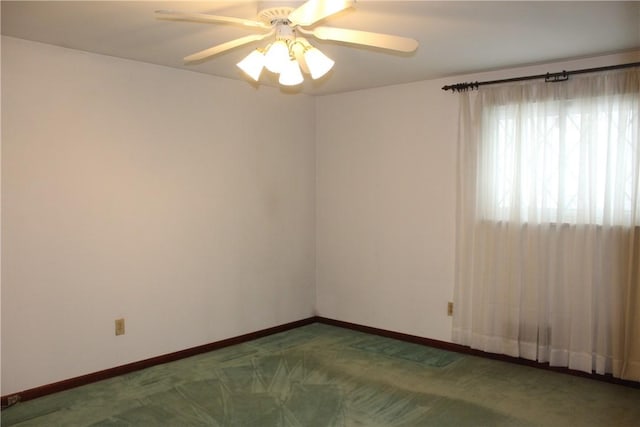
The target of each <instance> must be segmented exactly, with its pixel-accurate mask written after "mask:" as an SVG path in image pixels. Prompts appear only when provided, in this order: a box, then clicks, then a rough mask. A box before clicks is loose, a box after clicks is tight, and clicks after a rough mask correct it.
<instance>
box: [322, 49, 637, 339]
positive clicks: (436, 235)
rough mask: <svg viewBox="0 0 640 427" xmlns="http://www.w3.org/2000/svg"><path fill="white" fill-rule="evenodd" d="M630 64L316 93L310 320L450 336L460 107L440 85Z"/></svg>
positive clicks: (602, 61)
mask: <svg viewBox="0 0 640 427" xmlns="http://www.w3.org/2000/svg"><path fill="white" fill-rule="evenodd" d="M635 61H640V52H635V53H629V54H623V55H610V56H604V57H599V58H592V59H584V60H579V61H571V62H563V63H556V64H546V65H542V66H533V67H524V68H519V69H512V70H502V71H497V72H491V73H484V74H476V75H467V76H457V77H452V78H447V79H439V80H431V81H423V82H418V83H412V84H406V85H399V86H391V87H383V88H379V89H372V90H364V91H358V92H351V93H345V94H338V95H332V96H325V97H322V98H318V99H317V104H316V174H317V178H316V180H317V181H316V194H317V203H316V207H317V216H316V242H317V243H316V244H317V246H316V257H317V258H316V268H317V271H316V300H317V305H316V310H317V312H318V314H319V315H320V316H325V317H329V318H334V319H339V320H343V321H348V322H353V323H358V324H363V325H367V326H373V327H378V328H382V329H387V330H394V331H398V332H403V333H408V334H413V335H418V336H423V337H428V338H433V339H438V340H443V341H450V340H451V318H450V317H448V316H447V314H446V307H447V302H448V301H450V300H451V298H452V296H453V286H454V264H455V253H454V251H455V246H454V243H455V212H456V211H455V208H456V200H455V183H456V140H457V117H458V104H457V97H456V95H454V94H452V93H451V92H444V91H442V90H441V87H442V86H444V85H446V84H452V83H458V82H461V81H478V80H492V79H498V78H507V77H515V76H523V75H530V74H544V73H546V72H557V71H562V70H563V69H564V70H574V69H581V68H591V67H599V66H605V65H612V64H616V63H627V62H635Z"/></svg>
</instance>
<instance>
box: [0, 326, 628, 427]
mask: <svg viewBox="0 0 640 427" xmlns="http://www.w3.org/2000/svg"><path fill="white" fill-rule="evenodd" d="M1 421H2V426H25V427H26V426H65V427H68V426H136V427H137V426H252V427H253V426H256V427H267V426H301V427H314V426H367V427H376V426H385V427H387V426H458V427H459V426H492V427H493V426H616V427H624V426H629V427H631V426H640V389H634V388H630V387H624V386H619V385H613V384H608V383H603V382H598V381H594V380H590V379H586V378H580V377H574V376H569V375H564V374H559V373H554V372H550V371H544V370H540V369H535V368H529V367H525V366H520V365H515V364H509V363H504V362H498V361H494V360H489V359H483V358H478V357H473V356H466V355H461V354H457V353H450V352H446V351H442V350H438V349H433V348H429V347H423V346H420V345H416V344H409V343H405V342H401V341H395V340H392V339H388V338H382V337H377V336H373V335H368V334H363V333H360V332H355V331H351V330H346V329H342V328H336V327H332V326H327V325H324V324H318V323H316V324H312V325H308V326H304V327H302V328H298V329H295V330H291V331H288V332H283V333H280V334H276V335H272V336H269V337H265V338H262V339H258V340H255V341H252V342H248V343H245V344H240V345H236V346H233V347H228V348H224V349H221V350H217V351H214V352H211V353H207V354H202V355H199V356H195V357H191V358H189V359H183V360H180V361H177V362H173V363H168V364H165V365H160V366H156V367H153V368H149V369H146V370H143V371H138V372H135V373H131V374H128V375H124V376H121V377H117V378H113V379H110V380H106V381H102V382H99V383H94V384H90V385H87V386H83V387H78V388H76V389H73V390H68V391H65V392H61V393H57V394H54V395H50V396H46V397H43V398H40V399H35V400H32V401H28V402H24V403H19V404H18V405H16V406H13V407H11V408H9V409H6V410H4V411H2V413H1Z"/></svg>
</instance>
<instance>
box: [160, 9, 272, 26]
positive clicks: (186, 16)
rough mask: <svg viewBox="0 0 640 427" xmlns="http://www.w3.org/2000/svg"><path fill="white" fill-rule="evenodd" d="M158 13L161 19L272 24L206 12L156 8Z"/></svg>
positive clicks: (251, 24) (255, 24) (248, 24)
mask: <svg viewBox="0 0 640 427" xmlns="http://www.w3.org/2000/svg"><path fill="white" fill-rule="evenodd" d="M156 15H157V18H159V19H171V20H175V21H193V22H210V23H216V24H236V25H243V26H245V27H255V28H271V26H270V25H267V24H265V23H262V22H258V21H251V20H250V19H242V18H232V17H229V16H216V15H209V14H206V13H185V12H177V11H174V10H156Z"/></svg>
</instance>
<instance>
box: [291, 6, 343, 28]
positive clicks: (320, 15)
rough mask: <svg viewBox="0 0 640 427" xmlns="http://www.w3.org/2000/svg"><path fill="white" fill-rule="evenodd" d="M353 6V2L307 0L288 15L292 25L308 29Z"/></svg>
mask: <svg viewBox="0 0 640 427" xmlns="http://www.w3.org/2000/svg"><path fill="white" fill-rule="evenodd" d="M352 5H353V0H308V1H307V2H305V3H304V4H302V6H300V7H298V8H297V9H295V10H294V11H293V12H291V13H290V14H289V17H288V18H289V21H291V23H292V24H293V25H300V26H302V27H308V26H309V25H312V24H314V23H316V22H318V21H320V20H322V19H324V18H326V17H328V16H331V15H333V14H336V13H338V12H341V11H343V10H345V9H347V8H349V7H351V6H352Z"/></svg>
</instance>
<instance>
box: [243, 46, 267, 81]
mask: <svg viewBox="0 0 640 427" xmlns="http://www.w3.org/2000/svg"><path fill="white" fill-rule="evenodd" d="M264 61H265V57H264V55H263V54H262V53H261V52H260V51H258V50H254V51H253V52H251V53H250V54H249V55H247V56H246V57H245V58H244V59H243V60H242V61H240V62H238V63H237V64H236V65H237V66H238V68H240V69H241V70H242V71H244V72H245V73H247V75H248V76H249V77H251V78H252V79H253V80H255V81H258V79H259V78H260V74H261V73H262V69H263V68H264Z"/></svg>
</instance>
